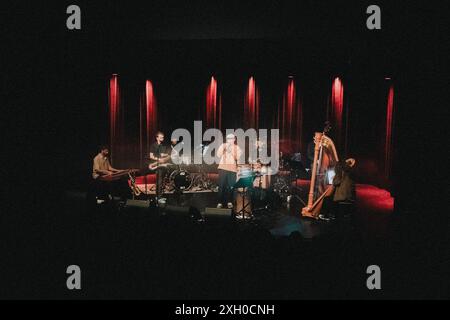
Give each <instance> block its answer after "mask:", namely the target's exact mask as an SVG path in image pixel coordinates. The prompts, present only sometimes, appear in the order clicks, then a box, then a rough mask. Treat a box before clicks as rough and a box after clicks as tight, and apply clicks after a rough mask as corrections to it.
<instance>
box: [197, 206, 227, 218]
mask: <svg viewBox="0 0 450 320" xmlns="http://www.w3.org/2000/svg"><path fill="white" fill-rule="evenodd" d="M232 214H233V211H232V210H231V209H223V208H205V212H204V216H205V218H229V219H231V218H232Z"/></svg>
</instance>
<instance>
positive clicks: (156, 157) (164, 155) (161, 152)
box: [149, 131, 170, 197]
mask: <svg viewBox="0 0 450 320" xmlns="http://www.w3.org/2000/svg"><path fill="white" fill-rule="evenodd" d="M163 142H164V133H163V132H161V131H158V132H157V133H156V136H155V142H154V143H153V144H152V145H151V146H150V155H149V158H150V160H151V163H150V164H157V165H160V164H163V163H166V162H167V161H168V160H169V159H170V154H169V151H168V148H167V147H166V146H165V145H164V144H163ZM151 171H153V172H156V196H157V197H159V196H160V195H161V194H162V191H163V188H164V185H163V180H164V176H165V174H166V172H167V171H166V168H165V167H161V166H159V167H157V168H156V169H155V170H151Z"/></svg>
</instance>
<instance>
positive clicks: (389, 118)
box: [384, 85, 394, 178]
mask: <svg viewBox="0 0 450 320" xmlns="http://www.w3.org/2000/svg"><path fill="white" fill-rule="evenodd" d="M393 116H394V86H393V85H391V86H390V87H389V93H388V98H387V106H386V142H385V150H384V152H385V161H384V163H385V176H386V178H389V177H390V173H391V164H392V143H393V141H392V130H393V128H392V125H393Z"/></svg>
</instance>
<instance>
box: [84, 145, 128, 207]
mask: <svg viewBox="0 0 450 320" xmlns="http://www.w3.org/2000/svg"><path fill="white" fill-rule="evenodd" d="M99 149H100V152H99V154H97V155H96V156H95V158H94V161H93V166H92V178H93V179H94V184H95V187H96V188H95V189H96V193H97V194H98V195H99V196H101V197H104V198H105V199H104V200H109V195H118V196H120V198H121V200H123V201H125V200H126V199H127V198H128V197H129V196H130V189H129V187H128V183H127V179H126V178H127V176H126V175H123V176H122V177H120V178H118V179H108V178H110V177H113V176H114V175H115V174H119V173H121V172H125V171H126V170H120V169H116V168H113V167H112V166H111V163H110V162H109V159H108V155H109V149H108V147H107V146H101V147H100V148H99Z"/></svg>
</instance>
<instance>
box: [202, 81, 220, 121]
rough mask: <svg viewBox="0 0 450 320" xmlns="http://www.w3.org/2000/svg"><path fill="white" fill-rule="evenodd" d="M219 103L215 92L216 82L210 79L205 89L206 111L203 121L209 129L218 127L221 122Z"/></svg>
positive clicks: (218, 97) (218, 96)
mask: <svg viewBox="0 0 450 320" xmlns="http://www.w3.org/2000/svg"><path fill="white" fill-rule="evenodd" d="M221 108H222V106H221V101H220V95H219V94H218V92H217V81H216V79H215V78H214V77H211V81H210V82H209V85H208V87H207V88H206V110H205V121H206V125H207V127H209V128H216V127H217V126H219V127H220V122H221V111H222V110H221Z"/></svg>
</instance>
